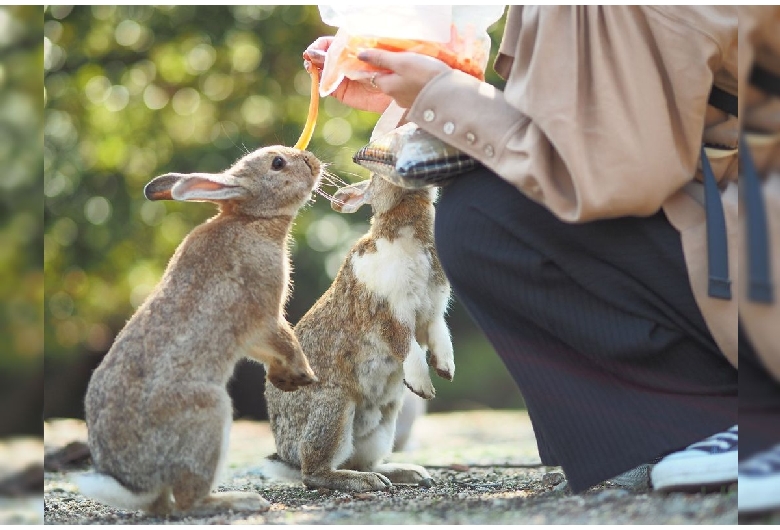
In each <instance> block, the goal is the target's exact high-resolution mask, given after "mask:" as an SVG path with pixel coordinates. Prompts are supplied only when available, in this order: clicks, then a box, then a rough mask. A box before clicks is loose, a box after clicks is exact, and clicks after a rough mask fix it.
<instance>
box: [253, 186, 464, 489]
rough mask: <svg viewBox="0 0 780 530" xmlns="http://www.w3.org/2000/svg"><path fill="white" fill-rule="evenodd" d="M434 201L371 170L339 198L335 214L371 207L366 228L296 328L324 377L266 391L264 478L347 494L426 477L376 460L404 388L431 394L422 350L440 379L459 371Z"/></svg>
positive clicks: (389, 436) (389, 438)
mask: <svg viewBox="0 0 780 530" xmlns="http://www.w3.org/2000/svg"><path fill="white" fill-rule="evenodd" d="M434 198H435V190H413V191H412V190H405V189H403V188H400V187H398V186H395V185H393V184H391V183H389V182H387V181H385V180H384V179H382V178H381V177H378V176H376V175H375V176H373V177H372V178H371V179H370V180H366V181H363V182H361V183H359V184H355V185H351V186H347V187H345V188H342V189H341V190H339V191H338V192H337V193H336V195H335V198H334V201H333V202H332V203H331V204H332V205H333V207H334V209H336V210H338V211H342V212H352V211H355V210H356V209H357V208H359V207H360V205H362V204H363V203H365V202H370V204H371V206H372V209H373V217H372V220H371V227H370V229H369V232H368V233H367V234H366V235H364V236H363V237H362V238H361V239H359V240H358V241H357V242H356V244H355V245H354V246H353V247H352V249H351V250H350V251H349V253H348V254H347V257H346V259H345V261H344V263H343V264H342V266H341V269H340V270H339V272H338V273H337V275H336V278H335V279H334V281H333V283H332V284H331V286H330V288H329V289H328V290H327V291H326V292H325V293H324V294H323V295H322V296H321V297H320V299H319V300H318V301H317V302H316V303H315V304H314V305H313V306H312V308H311V309H310V310H309V311H308V312H307V313H306V314H305V315H304V316H303V317H302V318H301V320H300V321H299V322H298V324H297V325H296V326H295V333H296V335H297V336H298V340H300V342H301V346H302V347H303V349H304V351H305V352H306V355H307V357H308V358H309V362H310V363H311V365H312V368H313V369H314V370H315V372H316V373H317V376H318V378H319V382H317V383H315V384H313V385H311V386H309V387H306V388H302V389H301V390H299V391H298V392H296V393H294V394H283V393H282V392H279V391H278V390H277V389H275V388H273V387H266V393H265V397H266V402H267V405H268V413H269V419H270V423H271V428H272V431H273V434H274V439H275V442H276V449H277V453H276V454H274V455H271V456H270V457H268V458H267V459H266V462H265V468H266V471H267V472H268V474H270V475H271V476H274V477H277V478H286V479H293V480H302V481H303V483H304V484H305V485H306V486H308V487H311V488H319V487H323V488H329V489H340V490H349V491H372V490H380V489H385V488H387V487H388V486H389V485H390V484H391V483H411V484H427V483H430V482H431V478H430V475H429V474H428V472H427V471H426V470H425V469H424V468H423V467H421V466H417V465H412V464H392V463H383V459H384V458H385V457H386V456H387V455H389V454H390V453H391V452H392V449H393V438H394V431H395V428H396V419H397V417H398V412H399V410H400V408H401V405H402V402H403V399H404V395H405V389H404V383H405V384H406V385H407V386H408V387H409V388H410V389H411V390H412V391H414V392H415V393H417V394H418V395H420V396H422V397H425V398H427V399H430V398H432V397H433V396H434V394H435V390H434V388H433V385H432V383H431V380H430V376H429V370H428V364H427V362H426V351H425V348H426V347H427V348H428V355H429V358H430V362H431V366H433V367H434V369H435V370H436V372H437V373H438V374H439V375H440V376H442V377H444V378H446V379H450V380H451V379H452V376H453V375H454V371H455V364H454V359H453V350H452V342H451V339H450V333H449V329H448V328H447V324H446V322H445V319H444V315H445V312H446V309H447V304H448V301H449V295H450V287H449V283H448V282H447V279H446V277H445V275H444V272H443V270H442V268H441V265H440V263H439V260H438V257H437V254H436V250H435V248H434V241H433V217H434V206H433V199H434Z"/></svg>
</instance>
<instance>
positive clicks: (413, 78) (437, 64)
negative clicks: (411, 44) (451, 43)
mask: <svg viewBox="0 0 780 530" xmlns="http://www.w3.org/2000/svg"><path fill="white" fill-rule="evenodd" d="M358 59H360V60H361V61H364V62H366V63H368V64H370V65H373V66H376V67H377V68H381V69H382V70H387V71H388V73H379V74H377V75H376V76H374V77H373V82H374V84H376V86H377V87H379V89H380V90H381V91H382V92H384V93H385V94H387V95H388V96H390V97H392V98H393V99H394V100H395V101H396V103H398V104H399V105H400V106H401V107H404V108H406V109H408V108H409V107H411V106H412V104H413V103H414V100H415V99H417V96H418V95H419V94H420V91H421V90H422V89H423V87H425V85H427V84H428V82H430V81H431V80H432V79H433V78H434V77H436V76H438V75H439V74H441V73H442V72H446V71H448V70H451V68H450V67H449V66H448V65H447V64H445V63H444V62H442V61H440V60H439V59H435V58H433V57H430V56H428V55H422V54H419V53H413V52H389V51H384V50H374V49H372V50H363V51H362V52H360V53H359V54H358Z"/></svg>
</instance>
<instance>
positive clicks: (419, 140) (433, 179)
mask: <svg viewBox="0 0 780 530" xmlns="http://www.w3.org/2000/svg"><path fill="white" fill-rule="evenodd" d="M352 160H353V161H354V162H355V163H356V164H358V165H361V166H363V167H365V168H366V169H368V170H369V171H371V172H373V173H376V174H378V175H379V176H380V177H382V178H384V179H386V180H389V181H390V182H392V183H393V184H395V185H397V186H401V187H402V188H415V189H416V188H426V187H429V186H440V185H442V184H444V183H445V182H446V181H447V180H449V179H450V178H452V177H454V176H456V175H460V174H461V173H465V172H466V171H470V170H472V169H474V168H475V167H477V166H479V165H480V164H479V162H477V161H476V160H475V159H474V158H472V157H470V156H469V155H467V154H466V153H464V152H462V151H460V150H458V149H455V148H454V147H452V146H451V145H449V144H447V143H445V142H443V141H441V140H440V139H438V138H436V137H435V136H434V135H432V134H430V133H429V132H427V131H425V130H423V129H420V127H418V126H417V125H416V124H414V123H407V124H406V125H402V126H401V127H398V128H397V129H393V130H392V131H390V132H389V133H387V134H385V135H383V136H380V137H379V138H377V139H375V140H373V141H371V142H370V143H369V144H368V145H366V146H365V147H363V148H362V149H360V150H359V151H358V152H357V153H355V156H353V157H352Z"/></svg>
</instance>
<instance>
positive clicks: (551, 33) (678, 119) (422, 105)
mask: <svg viewBox="0 0 780 530" xmlns="http://www.w3.org/2000/svg"><path fill="white" fill-rule="evenodd" d="M736 17H737V15H736V11H735V9H734V8H731V7H728V6H725V7H697V6H693V7H669V8H663V9H662V8H659V7H631V6H606V7H599V6H581V7H573V6H540V7H523V8H520V7H516V6H512V7H511V8H510V10H509V12H508V14H507V29H506V33H505V38H504V41H503V42H502V47H501V52H502V53H503V54H506V55H510V56H512V57H513V59H514V60H513V61H511V70H510V71H509V72H508V74H509V75H508V78H507V83H506V87H505V89H504V90H503V91H501V90H498V89H496V88H494V87H493V86H491V85H489V84H488V83H485V82H480V81H478V80H477V79H475V78H473V77H471V76H469V75H467V74H465V73H463V72H460V71H455V70H453V71H450V72H447V73H444V74H441V75H439V76H438V77H436V78H435V79H434V80H433V81H431V82H430V83H429V84H428V85H427V86H426V87H425V88H424V89H423V91H422V92H421V93H420V94H419V96H418V97H417V99H416V101H415V103H414V105H413V106H412V108H411V109H410V110H409V115H408V118H407V119H408V120H409V121H413V122H415V123H417V124H418V125H419V126H420V127H422V128H424V129H425V130H427V131H428V132H430V133H432V134H434V135H436V136H437V137H439V138H441V139H442V140H444V141H446V142H447V143H449V144H451V145H453V146H455V147H457V148H459V149H461V150H462V151H464V152H466V153H468V154H469V155H471V156H473V157H474V158H476V159H478V160H479V161H480V162H482V163H483V164H484V165H485V166H487V167H489V168H490V169H491V170H493V171H494V172H495V173H497V174H498V175H500V176H501V177H502V178H504V179H506V180H507V181H509V182H511V183H512V184H514V185H515V186H517V187H518V188H519V189H520V190H522V191H523V192H524V193H526V194H527V195H528V196H529V197H530V198H532V199H534V200H536V201H538V202H540V203H542V204H544V205H546V206H547V207H548V208H549V209H550V210H551V211H552V212H554V213H555V214H556V215H557V216H558V217H560V218H561V219H563V220H565V221H570V222H582V221H587V220H591V219H598V218H609V217H619V216H625V215H651V214H653V213H655V212H657V211H658V210H659V209H660V207H661V205H662V204H663V202H664V201H665V200H666V199H667V198H668V197H670V196H671V195H672V194H673V193H674V192H676V191H677V190H679V189H680V188H681V187H682V186H683V185H684V184H685V183H686V182H688V181H689V180H690V179H691V176H692V175H694V174H695V173H696V168H697V163H698V158H699V149H700V146H701V140H702V131H703V128H704V119H705V112H706V107H707V98H708V95H709V92H710V89H711V86H712V83H713V79H714V76H715V72H717V71H721V70H724V69H733V70H734V71H735V72H736V64H734V65H724V61H726V60H727V59H726V58H727V57H731V56H732V55H734V54H726V53H724V50H725V49H728V48H729V47H731V46H736V42H735V32H734V28H735V27H736ZM510 33H512V34H514V35H510ZM725 88H727V89H729V88H730V89H732V91H733V92H734V93H736V76H735V81H734V86H733V87H725Z"/></svg>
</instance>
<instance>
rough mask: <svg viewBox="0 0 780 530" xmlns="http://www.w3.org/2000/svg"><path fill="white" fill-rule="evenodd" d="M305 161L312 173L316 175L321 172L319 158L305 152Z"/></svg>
mask: <svg viewBox="0 0 780 530" xmlns="http://www.w3.org/2000/svg"><path fill="white" fill-rule="evenodd" d="M303 163H304V164H306V165H307V166H309V170H310V171H311V174H312V175H316V174H317V173H319V172H320V163H319V160H317V159H316V158H315V157H313V156H311V155H309V154H308V153H304V154H303Z"/></svg>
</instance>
